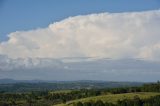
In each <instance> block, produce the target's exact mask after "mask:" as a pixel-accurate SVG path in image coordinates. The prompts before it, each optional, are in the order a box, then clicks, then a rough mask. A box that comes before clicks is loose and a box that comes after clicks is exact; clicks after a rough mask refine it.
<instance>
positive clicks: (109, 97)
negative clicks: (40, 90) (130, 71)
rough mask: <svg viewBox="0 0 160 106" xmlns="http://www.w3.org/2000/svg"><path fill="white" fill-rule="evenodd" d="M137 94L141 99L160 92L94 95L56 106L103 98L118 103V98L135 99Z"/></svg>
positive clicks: (67, 105)
mask: <svg viewBox="0 0 160 106" xmlns="http://www.w3.org/2000/svg"><path fill="white" fill-rule="evenodd" d="M136 95H137V96H139V98H141V99H147V98H150V97H152V96H156V95H160V93H154V92H139V93H124V94H108V95H102V96H94V97H88V98H82V99H77V100H73V101H69V102H67V103H66V104H58V105H56V106H73V103H76V102H79V101H80V102H87V101H97V100H102V101H103V102H110V103H116V102H117V101H118V100H123V99H133V98H134V96H136Z"/></svg>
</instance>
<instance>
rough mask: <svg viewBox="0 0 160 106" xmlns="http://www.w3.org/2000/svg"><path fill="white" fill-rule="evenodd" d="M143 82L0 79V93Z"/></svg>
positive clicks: (88, 87) (135, 84)
mask: <svg viewBox="0 0 160 106" xmlns="http://www.w3.org/2000/svg"><path fill="white" fill-rule="evenodd" d="M143 84H144V83H143V82H113V81H94V80H78V81H47V80H46V81H44V80H14V79H0V92H28V91H29V92H30V91H44V90H66V89H94V88H96V89H103V88H116V87H131V86H132V87H133V86H141V85H143Z"/></svg>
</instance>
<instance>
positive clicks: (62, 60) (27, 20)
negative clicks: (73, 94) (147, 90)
mask: <svg viewBox="0 0 160 106" xmlns="http://www.w3.org/2000/svg"><path fill="white" fill-rule="evenodd" d="M159 28H160V1H159V0H121V1H114V0H95V1H91V0H68V1H65V0H47V1H44V0H34V1H33V0H27V1H26V0H14V1H11V0H1V1H0V29H1V30H0V78H13V79H27V80H30V79H41V80H109V81H157V80H159V76H160V71H159V68H160V67H159V66H160V36H159V35H160V30H159Z"/></svg>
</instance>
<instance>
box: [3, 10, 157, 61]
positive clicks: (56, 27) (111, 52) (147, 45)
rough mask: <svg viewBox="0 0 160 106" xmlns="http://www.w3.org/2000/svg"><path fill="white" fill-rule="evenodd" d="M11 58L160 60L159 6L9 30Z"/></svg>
mask: <svg viewBox="0 0 160 106" xmlns="http://www.w3.org/2000/svg"><path fill="white" fill-rule="evenodd" d="M8 36H9V39H8V40H7V41H4V42H1V43H0V54H3V55H8V56H9V57H10V58H26V57H30V58H35V57H39V58H61V57H108V58H144V59H149V60H150V59H151V60H160V10H154V11H145V12H127V13H100V14H91V15H83V16H75V17H70V18H67V19H64V20H62V21H60V22H56V23H53V24H50V25H49V26H48V27H47V28H42V29H35V30H29V31H16V32H13V33H10V34H9V35H8Z"/></svg>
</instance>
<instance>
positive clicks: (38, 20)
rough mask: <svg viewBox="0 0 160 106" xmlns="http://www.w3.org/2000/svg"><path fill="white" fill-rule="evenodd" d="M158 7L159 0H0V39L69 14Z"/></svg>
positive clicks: (46, 24) (44, 25) (58, 19)
mask: <svg viewBox="0 0 160 106" xmlns="http://www.w3.org/2000/svg"><path fill="white" fill-rule="evenodd" d="M159 8H160V1H159V0H94V1H93V0H0V41H4V40H7V37H6V36H7V34H9V33H11V32H15V31H20V30H31V29H36V28H44V27H47V26H48V25H49V24H50V23H53V22H56V21H60V20H62V19H64V18H67V17H70V16H76V15H86V14H91V13H101V12H131V11H144V10H155V9H159Z"/></svg>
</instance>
